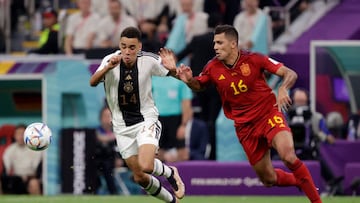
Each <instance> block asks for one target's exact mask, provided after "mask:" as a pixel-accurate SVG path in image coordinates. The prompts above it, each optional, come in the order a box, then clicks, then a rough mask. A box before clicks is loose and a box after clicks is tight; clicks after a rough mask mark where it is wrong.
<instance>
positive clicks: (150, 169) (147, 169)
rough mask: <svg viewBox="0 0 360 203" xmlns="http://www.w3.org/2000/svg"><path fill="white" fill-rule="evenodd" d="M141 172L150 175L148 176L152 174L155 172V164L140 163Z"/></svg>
mask: <svg viewBox="0 0 360 203" xmlns="http://www.w3.org/2000/svg"><path fill="white" fill-rule="evenodd" d="M139 165H140V168H141V171H143V172H144V173H148V174H152V172H153V170H154V162H153V161H152V162H145V161H143V162H139Z"/></svg>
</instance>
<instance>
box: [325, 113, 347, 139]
mask: <svg viewBox="0 0 360 203" xmlns="http://www.w3.org/2000/svg"><path fill="white" fill-rule="evenodd" d="M326 125H327V126H328V128H329V130H330V132H331V134H332V135H334V137H335V138H336V139H346V126H345V125H344V118H343V116H342V115H341V114H340V112H337V111H332V112H329V113H328V114H327V116H326Z"/></svg>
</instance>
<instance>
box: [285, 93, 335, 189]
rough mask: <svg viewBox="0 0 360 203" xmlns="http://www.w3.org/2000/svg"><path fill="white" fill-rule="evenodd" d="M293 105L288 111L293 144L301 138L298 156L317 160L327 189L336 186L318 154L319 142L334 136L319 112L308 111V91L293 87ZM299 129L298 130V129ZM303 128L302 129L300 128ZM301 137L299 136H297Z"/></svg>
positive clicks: (332, 176)
mask: <svg viewBox="0 0 360 203" xmlns="http://www.w3.org/2000/svg"><path fill="white" fill-rule="evenodd" d="M292 100H293V105H292V108H291V109H290V111H289V115H290V127H291V129H292V131H293V136H294V141H295V142H294V144H295V147H296V144H297V142H296V141H297V140H302V142H301V143H302V144H301V147H302V148H303V149H300V146H299V148H298V149H297V152H298V153H299V154H298V155H299V157H302V158H303V159H311V160H318V161H319V162H320V168H321V176H322V177H323V178H324V180H325V184H326V186H327V188H326V189H327V191H326V192H329V193H332V192H330V191H332V190H334V189H335V188H338V185H337V184H339V182H338V179H337V178H336V177H335V176H334V173H333V171H331V170H330V168H329V167H328V164H327V163H326V161H325V160H324V159H323V158H322V157H321V156H320V154H319V147H320V144H321V143H328V144H333V143H334V142H335V137H334V136H333V135H332V134H331V133H330V130H329V129H328V127H327V124H326V119H325V118H324V117H323V116H322V115H321V113H319V112H311V111H310V106H309V105H310V100H309V93H308V91H307V90H306V89H303V88H295V89H294V90H293V91H292ZM299 129H300V130H299ZM301 129H304V130H301ZM299 137H301V138H299Z"/></svg>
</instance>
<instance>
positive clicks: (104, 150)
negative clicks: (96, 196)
mask: <svg viewBox="0 0 360 203" xmlns="http://www.w3.org/2000/svg"><path fill="white" fill-rule="evenodd" d="M111 120H112V117H111V111H110V109H109V108H108V107H107V106H105V107H103V108H102V109H101V111H100V126H99V127H98V128H97V129H96V138H97V142H96V151H95V162H96V165H97V169H98V174H99V176H101V175H102V176H103V177H104V178H105V181H106V185H107V189H108V191H109V193H110V194H117V188H116V185H115V179H114V175H113V173H114V168H115V165H116V163H120V166H121V165H122V164H121V162H122V160H121V159H120V156H119V155H118V153H117V151H116V138H115V135H114V133H113V130H112V124H111Z"/></svg>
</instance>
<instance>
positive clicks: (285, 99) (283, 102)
mask: <svg viewBox="0 0 360 203" xmlns="http://www.w3.org/2000/svg"><path fill="white" fill-rule="evenodd" d="M291 104H292V101H291V98H290V96H289V92H288V90H287V89H286V88H283V87H280V88H279V91H278V96H277V101H276V104H275V106H277V107H278V110H279V112H281V111H287V110H288V109H289V108H290V106H291Z"/></svg>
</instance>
